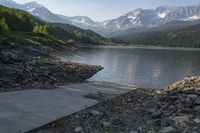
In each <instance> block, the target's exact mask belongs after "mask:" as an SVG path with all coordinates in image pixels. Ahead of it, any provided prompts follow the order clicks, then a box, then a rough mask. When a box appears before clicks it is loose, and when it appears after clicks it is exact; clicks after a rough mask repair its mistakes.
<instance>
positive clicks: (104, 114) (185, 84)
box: [27, 76, 200, 133]
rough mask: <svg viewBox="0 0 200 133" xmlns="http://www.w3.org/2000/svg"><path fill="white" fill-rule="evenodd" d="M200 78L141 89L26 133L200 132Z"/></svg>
mask: <svg viewBox="0 0 200 133" xmlns="http://www.w3.org/2000/svg"><path fill="white" fill-rule="evenodd" d="M199 88H200V77H199V76H194V77H186V78H185V79H183V80H181V81H178V82H176V83H174V84H171V85H169V86H168V87H167V88H165V89H156V90H152V89H143V88H138V89H135V90H132V91H130V92H128V93H126V94H123V95H120V96H117V97H114V98H112V99H108V100H105V101H103V102H100V103H98V104H96V105H94V106H91V107H89V108H86V109H84V110H81V111H79V112H76V113H74V114H71V115H69V116H66V117H63V118H61V119H58V120H56V121H53V122H50V123H48V124H45V125H43V126H41V127H38V128H36V129H33V130H31V131H29V132H27V133H49V132H51V133H57V132H66V133H67V132H72V133H82V132H84V133H87V132H95V133H101V132H110V133H115V132H126V133H156V132H158V133H177V132H196V133H197V132H200V126H199V123H200V115H199V113H200V98H199V96H200V89H199Z"/></svg>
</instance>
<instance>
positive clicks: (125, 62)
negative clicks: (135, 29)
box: [61, 48, 200, 88]
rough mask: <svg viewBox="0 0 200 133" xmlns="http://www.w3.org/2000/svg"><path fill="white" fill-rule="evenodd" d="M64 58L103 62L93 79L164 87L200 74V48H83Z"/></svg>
mask: <svg viewBox="0 0 200 133" xmlns="http://www.w3.org/2000/svg"><path fill="white" fill-rule="evenodd" d="M61 57H62V58H63V59H64V60H68V61H76V62H80V63H87V64H95V65H101V66H103V67H104V70H103V71H101V72H99V73H98V74H97V75H95V76H94V77H93V78H92V79H91V80H97V81H110V82H118V83H127V84H136V85H138V86H143V87H154V88H157V87H164V86H166V85H168V84H170V83H172V82H174V81H177V80H179V79H181V78H183V77H185V76H189V75H199V74H200V69H199V66H200V51H183V50H169V49H138V48H137V49H118V48H83V49H81V50H80V51H79V52H76V53H73V52H68V53H63V54H62V55H61Z"/></svg>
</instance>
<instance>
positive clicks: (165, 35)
mask: <svg viewBox="0 0 200 133" xmlns="http://www.w3.org/2000/svg"><path fill="white" fill-rule="evenodd" d="M199 31H200V24H199V21H195V22H182V21H180V22H179V21H173V22H170V23H167V24H164V25H161V26H158V27H155V28H149V29H144V30H134V29H132V30H129V31H127V32H121V33H119V34H118V35H115V36H114V37H112V39H114V40H115V41H123V42H126V43H130V44H138V45H150V46H151V45H152V46H168V47H196V48H199V47H200V36H199Z"/></svg>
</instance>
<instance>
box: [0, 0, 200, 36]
mask: <svg viewBox="0 0 200 133" xmlns="http://www.w3.org/2000/svg"><path fill="white" fill-rule="evenodd" d="M0 4H2V5H4V6H7V7H10V8H17V9H21V10H25V11H27V12H29V13H31V14H32V15H34V16H37V17H39V18H40V19H42V20H44V21H47V22H53V23H66V24H71V25H74V26H77V27H80V28H83V29H90V30H93V31H95V32H97V33H99V34H101V35H104V36H112V34H115V33H116V32H119V31H120V32H121V31H124V30H127V29H131V28H135V29H141V28H152V27H156V26H159V25H162V24H165V23H168V22H170V21H174V20H180V21H195V20H198V19H200V4H197V5H193V6H185V7H168V6H161V7H157V8H155V9H142V8H139V9H135V10H133V11H131V12H128V13H126V14H124V15H122V16H120V17H118V18H116V19H111V20H106V21H104V22H96V21H93V20H92V19H91V18H89V17H86V16H75V17H67V16H64V15H60V14H54V13H52V12H51V11H50V10H48V9H47V8H46V7H45V6H43V5H41V4H38V3H37V2H29V3H25V4H18V3H16V2H14V1H13V0H0Z"/></svg>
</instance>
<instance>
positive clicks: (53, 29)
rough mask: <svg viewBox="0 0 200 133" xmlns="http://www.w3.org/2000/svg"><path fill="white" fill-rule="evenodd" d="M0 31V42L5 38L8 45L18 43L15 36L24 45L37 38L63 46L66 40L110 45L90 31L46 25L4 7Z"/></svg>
mask: <svg viewBox="0 0 200 133" xmlns="http://www.w3.org/2000/svg"><path fill="white" fill-rule="evenodd" d="M38 28H39V29H38ZM0 30H1V31H0V33H1V36H2V37H1V42H2V39H3V40H5V38H6V37H7V38H9V39H7V41H8V43H9V42H10V41H11V40H12V41H14V42H15V41H19V40H15V39H14V38H17V37H16V36H18V38H21V40H26V43H28V42H27V40H28V41H29V42H30V43H33V42H34V41H35V39H31V40H30V38H34V37H38V36H39V37H40V38H43V39H44V40H45V39H46V40H48V39H51V42H52V43H53V42H54V41H55V40H57V41H56V42H61V43H62V44H65V42H67V41H68V40H73V41H74V42H76V43H92V44H107V43H110V41H109V40H107V39H106V38H104V37H102V36H100V35H99V34H97V33H95V32H93V31H91V30H83V29H80V28H77V27H75V26H72V25H68V24H59V23H47V22H44V21H42V20H40V19H39V18H37V17H35V16H32V15H31V14H29V13H27V12H25V11H21V10H17V9H11V8H7V7H4V6H0ZM16 32H17V33H18V34H17V35H16V34H15V33H16ZM19 32H21V33H22V34H21V33H19ZM20 35H21V36H20ZM3 36H4V37H3ZM27 36H28V38H27ZM22 42H23V41H22ZM10 43H11V42H10Z"/></svg>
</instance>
